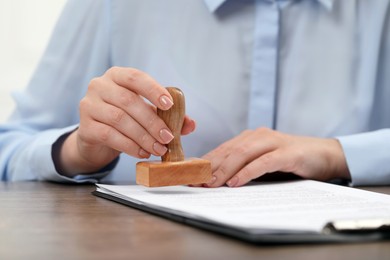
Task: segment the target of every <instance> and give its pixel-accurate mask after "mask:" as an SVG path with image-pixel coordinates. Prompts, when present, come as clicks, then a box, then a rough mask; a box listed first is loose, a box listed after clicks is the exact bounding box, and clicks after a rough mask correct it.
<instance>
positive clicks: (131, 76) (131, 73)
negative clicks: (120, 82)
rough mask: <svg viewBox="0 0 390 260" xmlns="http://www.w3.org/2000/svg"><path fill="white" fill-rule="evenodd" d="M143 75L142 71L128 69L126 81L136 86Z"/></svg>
mask: <svg viewBox="0 0 390 260" xmlns="http://www.w3.org/2000/svg"><path fill="white" fill-rule="evenodd" d="M142 75H143V73H142V72H141V71H140V70H137V69H134V68H127V69H126V74H125V81H126V82H127V83H128V84H134V82H136V81H137V80H138V79H139V78H141V77H142Z"/></svg>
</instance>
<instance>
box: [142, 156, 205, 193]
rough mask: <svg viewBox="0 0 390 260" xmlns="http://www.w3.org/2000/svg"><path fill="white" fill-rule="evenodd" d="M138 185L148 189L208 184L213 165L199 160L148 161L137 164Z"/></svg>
mask: <svg viewBox="0 0 390 260" xmlns="http://www.w3.org/2000/svg"><path fill="white" fill-rule="evenodd" d="M136 178H137V179H136V181H137V184H141V185H144V186H147V187H161V186H172V185H188V184H202V183H207V182H209V181H210V179H211V163H210V162H209V161H207V160H203V159H199V158H190V159H188V160H185V161H180V162H159V161H147V162H140V163H137V176H136Z"/></svg>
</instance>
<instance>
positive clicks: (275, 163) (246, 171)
mask: <svg viewBox="0 0 390 260" xmlns="http://www.w3.org/2000/svg"><path fill="white" fill-rule="evenodd" d="M288 157H289V156H288V155H287V154H286V153H284V152H281V151H280V150H275V151H272V152H269V153H266V154H264V155H262V156H260V157H259V158H258V159H256V160H253V161H252V162H251V163H249V164H247V165H246V166H245V167H243V168H242V169H241V170H240V171H239V172H238V173H237V174H236V175H234V176H233V177H232V178H231V179H230V180H228V181H227V183H226V184H227V185H228V186H229V187H239V186H242V185H245V184H246V183H248V182H249V181H251V180H253V179H255V178H258V177H260V176H263V175H264V174H266V173H271V172H277V171H285V169H287V168H289V167H290V166H289V164H290V162H291V160H290V159H289V158H288Z"/></svg>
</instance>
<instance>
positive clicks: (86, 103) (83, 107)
mask: <svg viewBox="0 0 390 260" xmlns="http://www.w3.org/2000/svg"><path fill="white" fill-rule="evenodd" d="M90 106H91V102H90V101H89V99H88V98H87V97H83V98H82V99H81V100H80V103H79V110H80V112H81V111H86V110H88V109H89V108H90Z"/></svg>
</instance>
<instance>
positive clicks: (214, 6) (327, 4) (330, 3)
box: [204, 0, 334, 13]
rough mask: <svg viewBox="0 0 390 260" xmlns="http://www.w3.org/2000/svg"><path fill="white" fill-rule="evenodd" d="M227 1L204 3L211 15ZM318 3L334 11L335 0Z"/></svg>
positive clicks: (214, 0) (209, 0)
mask: <svg viewBox="0 0 390 260" xmlns="http://www.w3.org/2000/svg"><path fill="white" fill-rule="evenodd" d="M226 1H228V0H204V2H205V3H206V5H207V8H208V9H209V11H210V12H211V13H214V12H215V11H216V10H217V9H218V8H220V7H221V6H222V4H223V3H225V2H226ZM316 1H318V2H320V3H321V4H322V5H323V6H325V8H326V9H328V10H329V11H330V10H332V8H333V3H334V0H316Z"/></svg>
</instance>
